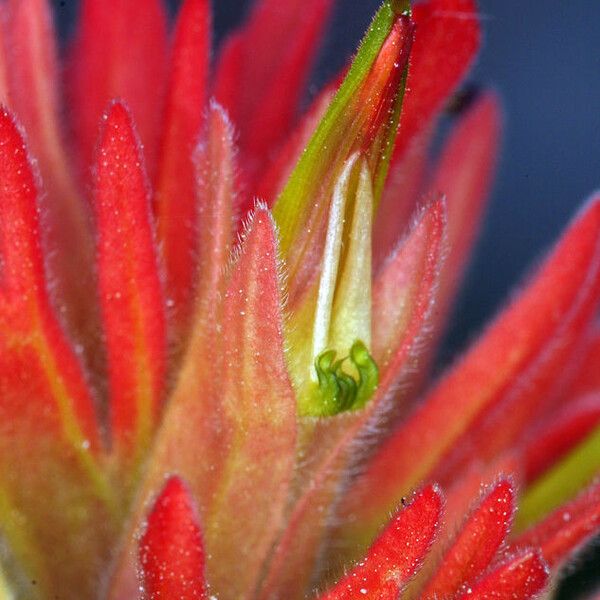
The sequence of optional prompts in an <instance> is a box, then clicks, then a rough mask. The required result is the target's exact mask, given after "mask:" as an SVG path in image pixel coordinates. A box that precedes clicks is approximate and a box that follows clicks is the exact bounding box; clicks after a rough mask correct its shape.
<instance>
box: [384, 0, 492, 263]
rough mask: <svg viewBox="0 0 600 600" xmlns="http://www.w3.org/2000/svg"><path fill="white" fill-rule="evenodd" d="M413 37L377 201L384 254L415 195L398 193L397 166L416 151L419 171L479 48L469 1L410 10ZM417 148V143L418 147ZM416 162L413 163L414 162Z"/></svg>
mask: <svg viewBox="0 0 600 600" xmlns="http://www.w3.org/2000/svg"><path fill="white" fill-rule="evenodd" d="M413 19H414V21H415V25H416V28H415V41H414V44H413V47H412V49H411V55H410V69H409V70H408V79H407V83H406V94H405V98H404V102H403V104H402V115H401V118H400V123H401V125H400V130H399V132H398V136H397V138H396V147H395V152H394V158H393V159H392V166H391V168H390V174H391V177H390V180H389V181H388V183H387V189H386V193H385V194H384V196H383V198H382V201H381V208H380V210H379V215H380V219H379V220H378V221H376V224H375V231H376V232H377V234H376V235H375V236H374V239H375V240H378V241H377V245H378V246H379V247H380V248H381V250H379V251H378V250H376V251H375V257H376V258H383V257H385V256H386V255H387V253H388V251H389V249H390V248H391V247H392V246H393V245H394V244H395V242H396V240H397V238H398V232H400V231H402V227H403V226H404V225H406V219H407V218H408V217H409V216H410V215H411V214H412V212H413V210H414V202H415V200H416V198H417V197H418V196H417V197H415V198H413V199H411V201H410V202H409V203H407V202H406V198H405V196H404V195H403V194H398V193H396V189H397V180H396V179H395V177H394V173H395V171H396V169H402V168H403V165H404V164H405V162H406V154H407V153H408V154H411V153H412V154H414V153H416V154H417V156H413V159H412V160H410V161H409V162H410V163H413V164H411V165H410V166H411V167H412V168H413V169H415V170H416V171H418V168H419V163H420V162H422V161H423V160H424V159H425V150H426V147H427V142H428V140H429V132H430V131H431V128H432V126H433V124H434V122H435V119H436V118H437V116H438V114H439V110H440V109H441V108H442V106H443V104H444V102H445V101H446V99H447V98H448V96H449V95H450V94H451V93H452V91H453V90H454V89H455V88H456V86H457V85H458V84H459V82H460V81H461V80H462V79H463V77H464V76H465V74H466V73H467V71H468V69H469V67H470V65H471V63H472V62H473V60H474V58H475V55H476V53H477V50H478V48H479V38H480V28H479V19H478V15H477V8H476V5H475V2H474V1H473V0H429V1H428V2H422V3H419V4H416V6H415V7H414V10H413ZM419 146H421V147H420V148H419ZM415 160H416V164H414V162H415Z"/></svg>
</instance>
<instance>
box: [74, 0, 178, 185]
mask: <svg viewBox="0 0 600 600" xmlns="http://www.w3.org/2000/svg"><path fill="white" fill-rule="evenodd" d="M166 27H167V18H166V14H165V10H164V6H163V2H162V0H119V1H118V2H106V0H83V1H82V2H81V7H80V16H79V25H78V29H77V31H76V35H75V40H74V43H73V47H72V48H71V52H70V62H71V64H70V65H69V72H68V81H67V91H68V94H69V97H70V103H69V106H70V110H69V116H70V118H71V120H72V126H73V131H74V132H75V134H76V138H75V143H76V147H77V150H78V154H79V156H80V160H81V165H80V166H81V167H82V169H83V170H84V171H87V169H88V168H89V165H90V164H91V162H92V155H93V150H94V148H95V145H96V140H97V136H98V122H99V121H100V118H101V116H102V114H103V112H104V110H105V109H106V106H107V105H108V103H109V102H110V101H111V100H113V99H114V98H118V99H120V100H123V101H124V102H126V103H127V106H129V108H130V110H131V113H132V115H133V118H134V120H135V122H136V125H137V127H138V131H139V135H140V139H141V141H142V144H143V146H144V154H145V157H146V161H147V165H148V172H149V173H150V174H152V173H153V172H154V164H155V158H156V147H157V141H158V136H159V125H160V123H161V119H160V115H161V111H162V99H163V90H164V83H165V74H166V67H167V56H168V52H167V29H166Z"/></svg>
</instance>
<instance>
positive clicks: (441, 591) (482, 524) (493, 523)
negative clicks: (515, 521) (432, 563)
mask: <svg viewBox="0 0 600 600" xmlns="http://www.w3.org/2000/svg"><path fill="white" fill-rule="evenodd" d="M514 509H515V492H514V489H513V485H512V484H511V482H510V481H508V480H506V479H503V480H500V481H499V482H498V483H497V484H496V485H495V486H494V487H493V488H492V489H491V490H490V491H489V492H488V494H487V495H486V496H485V498H484V499H483V500H482V501H481V502H480V504H479V506H477V508H475V509H474V511H473V513H472V514H471V516H470V517H469V519H468V520H467V521H466V523H465V524H464V525H463V526H462V528H461V529H460V531H459V532H458V534H457V535H456V538H455V539H454V542H453V543H452V546H451V547H450V548H449V549H448V551H447V552H446V553H445V554H444V557H443V558H442V560H441V562H440V566H439V568H438V570H437V572H436V573H435V575H434V576H433V577H432V578H431V580H430V581H429V583H428V584H427V587H426V588H425V591H424V592H422V596H423V597H424V598H447V597H451V596H452V595H453V594H455V593H457V592H458V591H459V590H460V589H461V587H462V586H463V585H466V584H469V583H473V582H474V581H475V579H476V578H477V577H478V576H479V574H480V573H481V572H483V571H484V570H485V569H486V568H487V567H488V565H489V564H490V563H491V562H492V560H493V558H494V557H495V555H496V552H497V551H498V549H499V547H500V545H501V544H502V543H503V542H504V540H505V539H506V536H507V535H508V531H509V528H510V524H511V521H512V516H513V512H514Z"/></svg>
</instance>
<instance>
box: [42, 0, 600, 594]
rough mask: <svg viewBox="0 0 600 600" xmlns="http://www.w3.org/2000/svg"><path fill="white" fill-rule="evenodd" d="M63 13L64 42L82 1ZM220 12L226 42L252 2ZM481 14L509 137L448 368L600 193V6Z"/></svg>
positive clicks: (358, 2) (487, 8)
mask: <svg viewBox="0 0 600 600" xmlns="http://www.w3.org/2000/svg"><path fill="white" fill-rule="evenodd" d="M106 1H107V2H109V1H110V0H106ZM281 1H282V2H285V0H281ZM54 4H55V6H56V9H57V12H58V13H59V14H60V15H61V19H60V26H61V29H62V31H63V36H64V34H65V32H66V31H67V30H68V27H69V23H71V22H72V18H73V14H74V12H75V7H76V4H77V1H76V0H63V1H58V0H55V2H54ZM178 4H179V2H178V1H177V0H173V1H172V2H171V6H172V7H175V6H177V5H178ZM214 4H215V19H216V28H217V35H218V36H222V35H223V32H225V31H227V30H228V29H229V28H231V27H232V26H233V25H235V24H237V23H239V22H240V21H241V19H242V17H243V14H244V12H245V10H246V9H247V7H248V6H250V4H251V1H250V0H214ZM378 6H379V0H338V9H337V11H336V14H335V17H334V20H333V24H332V28H331V31H330V33H329V35H328V37H327V39H326V42H325V45H324V48H323V54H322V58H321V61H320V63H319V65H318V68H317V70H316V74H315V79H314V82H315V84H318V83H320V82H323V81H325V80H326V79H327V76H328V75H331V74H333V73H334V72H336V70H337V69H338V68H339V67H340V66H341V65H342V64H344V63H345V61H346V60H347V58H348V57H349V56H350V54H351V53H352V51H353V50H354V48H355V47H356V44H357V42H358V41H359V39H360V37H361V35H362V33H363V32H364V30H365V28H366V26H367V25H368V23H369V20H370V19H371V17H372V15H373V13H374V12H375V10H376V9H377V7H378ZM480 7H481V12H482V13H483V26H484V31H485V41H484V47H483V49H482V52H481V54H480V57H479V61H478V64H477V68H476V69H475V71H474V73H473V75H472V80H474V81H476V82H478V83H482V84H485V85H493V86H494V87H495V88H497V89H498V90H499V92H500V94H501V96H502V98H503V101H504V106H505V112H506V128H505V137H504V146H503V152H502V161H501V164H500V170H499V173H498V178H497V182H496V186H495V191H494V194H493V197H492V199H491V204H490V210H489V212H488V216H487V219H486V224H485V227H484V230H483V232H482V236H481V239H480V243H479V246H478V249H477V252H476V255H475V259H474V261H473V263H472V266H471V270H470V273H469V277H468V281H467V284H466V286H465V288H464V290H463V292H462V294H461V296H460V299H459V303H458V306H457V309H456V311H455V316H454V318H453V321H452V325H451V331H450V335H449V338H448V341H447V343H446V345H445V347H444V350H443V352H442V357H441V360H442V362H443V363H445V362H447V361H448V360H449V359H450V357H451V356H452V355H454V354H455V352H456V350H457V349H459V348H461V347H463V346H464V345H465V343H467V341H468V340H470V339H471V338H472V337H473V336H474V335H475V334H476V332H477V331H478V330H480V328H481V327H482V325H483V323H484V322H485V321H486V320H487V319H488V318H489V317H490V316H492V315H493V314H494V312H495V311H496V310H497V309H498V308H499V307H500V305H501V303H502V302H503V300H504V299H505V298H506V296H507V294H508V293H509V292H510V290H511V288H512V287H513V286H514V285H515V284H516V283H517V282H518V281H519V279H520V277H521V276H522V275H523V274H524V273H526V272H527V271H528V270H529V269H530V268H531V265H532V264H534V263H535V261H536V260H537V259H538V258H539V257H541V256H542V255H543V253H544V251H545V250H546V249H547V248H548V247H549V246H550V245H551V244H552V242H553V240H555V239H556V237H557V236H558V235H559V233H560V231H561V230H562V229H563V228H564V226H565V225H566V223H567V222H568V220H569V218H570V216H571V215H573V213H574V212H575V211H576V210H577V208H578V207H579V206H581V204H582V202H583V201H584V200H585V198H586V197H588V195H589V194H590V193H591V192H592V191H594V190H595V189H600V1H598V0H575V1H572V2H564V0H545V1H544V2H541V1H539V2H538V1H534V0H530V1H527V0H525V1H523V0H480ZM597 560H598V559H597V558H596V561H597ZM596 565H597V562H596ZM584 566H585V565H584ZM598 570H600V569H598V568H597V566H596V569H595V570H594V566H593V563H592V562H590V560H588V561H587V571H588V575H587V577H579V578H578V580H577V581H576V580H573V579H571V580H570V581H569V582H568V586H567V587H566V588H565V592H564V596H562V597H564V598H567V597H568V598H573V597H576V591H575V590H576V589H579V587H580V586H583V587H585V585H586V582H589V581H590V580H591V574H593V573H594V572H596V571H598Z"/></svg>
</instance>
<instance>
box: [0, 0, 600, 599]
mask: <svg viewBox="0 0 600 600" xmlns="http://www.w3.org/2000/svg"><path fill="white" fill-rule="evenodd" d="M332 6H333V0H287V1H286V2H281V0H257V2H256V5H255V7H254V9H253V11H252V13H251V15H250V16H249V18H248V20H247V22H246V23H245V24H244V26H243V27H242V28H240V29H239V30H238V31H235V32H234V33H232V34H231V36H230V37H229V38H228V39H227V40H226V42H225V44H224V46H223V47H222V48H221V50H220V52H219V54H218V58H217V59H216V60H215V61H214V62H213V63H212V64H211V60H210V58H211V14H210V6H209V2H208V1H207V0H183V2H182V5H181V8H180V11H179V14H178V15H177V18H176V22H175V24H174V27H173V28H172V31H169V27H168V19H167V16H166V14H165V8H164V6H163V5H162V4H161V0H119V1H116V2H107V1H106V0H82V2H81V9H80V18H79V24H78V27H77V30H76V33H75V36H74V39H73V40H72V43H71V44H70V46H69V52H68V57H67V59H66V66H65V69H64V70H62V69H61V68H60V67H59V65H58V59H57V56H58V53H57V48H56V46H55V44H56V41H55V39H54V33H53V26H52V15H51V10H50V7H49V4H48V2H47V0H5V1H4V2H2V3H0V100H1V101H2V103H3V108H2V109H1V110H0V534H1V536H2V539H3V544H2V550H1V553H0V599H11V598H40V599H48V600H50V599H56V598H59V599H61V600H70V599H82V598H86V599H87V598H90V599H93V598H98V599H99V598H107V599H110V600H125V599H128V600H130V599H132V598H136V597H139V598H143V599H154V598H166V599H172V600H176V599H183V600H185V599H192V598H209V597H210V598H219V599H221V600H229V599H231V600H234V599H235V600H238V599H248V600H251V599H254V600H270V599H277V598H280V599H285V600H293V599H295V598H298V599H300V598H318V599H320V600H344V599H347V600H351V599H360V598H369V599H373V600H375V599H378V600H384V599H393V598H399V597H402V598H423V599H433V598H448V599H450V598H453V599H467V598H469V599H482V600H483V599H488V598H499V599H507V600H508V599H512V598H521V599H527V598H537V597H540V595H542V594H550V593H551V589H552V585H553V582H554V581H555V580H556V578H557V577H559V576H560V573H561V570H562V568H563V567H564V565H565V564H567V563H568V562H569V561H570V560H571V559H572V557H573V556H574V554H575V553H576V552H577V551H578V549H579V548H581V547H582V546H583V545H584V544H585V543H586V542H587V541H588V540H589V539H590V538H591V537H592V536H593V535H595V534H596V533H597V532H598V531H599V530H600V484H598V483H594V476H595V474H596V473H597V471H598V470H600V427H598V425H599V424H600V377H599V375H598V373H599V372H600V369H598V364H599V361H600V330H599V329H598V325H597V314H598V305H599V302H600V198H596V199H592V200H591V201H590V202H588V204H587V205H586V206H585V208H584V209H583V210H582V211H581V213H580V214H579V215H577V217H576V218H575V219H574V221H573V222H572V224H571V225H570V226H569V227H568V228H567V230H566V232H565V233H564V235H563V237H562V239H561V240H559V242H558V243H557V245H556V246H555V248H554V249H553V250H552V252H551V253H550V254H549V255H548V257H547V258H546V260H545V262H544V263H543V264H542V265H541V266H540V268H539V269H538V270H537V272H536V273H535V274H534V275H533V276H532V277H531V278H530V279H529V280H527V281H526V282H525V284H524V285H523V288H522V290H521V291H520V293H519V294H518V295H517V296H516V297H515V298H514V299H513V300H512V301H511V302H510V303H509V305H508V306H507V307H506V309H505V310H504V311H502V312H501V313H500V314H499V315H498V316H497V317H496V319H495V320H494V322H493V323H492V324H491V325H490V326H489V327H488V329H486V331H485V332H484V333H483V334H482V336H481V337H480V339H479V340H477V341H476V342H474V343H473V345H472V346H471V348H470V349H469V350H468V351H467V352H466V354H465V355H464V356H463V357H462V358H461V359H460V360H458V361H457V362H456V363H455V364H454V365H453V366H452V367H451V368H450V369H449V370H448V371H447V372H446V373H445V374H443V375H442V376H441V378H439V380H437V381H434V382H431V378H430V376H429V375H430V367H431V364H432V361H433V358H434V355H433V352H434V348H435V344H436V342H437V341H438V340H439V339H440V336H441V333H442V332H443V328H444V326H445V322H446V320H447V317H448V314H449V311H450V309H451V306H452V298H453V297H454V295H455V292H456V290H457V287H458V285H459V284H460V281H461V275H462V272H463V270H464V266H465V263H466V261H467V259H468V255H469V253H470V250H471V247H472V245H473V241H474V239H475V237H476V233H477V230H478V225H479V222H480V220H481V216H482V213H483V210H484V205H485V198H486V195H487V191H488V187H489V183H490V179H491V177H492V174H493V170H494V162H495V157H496V154H497V149H498V148H497V147H498V138H499V130H500V121H501V118H500V109H499V103H498V99H497V98H496V96H495V94H494V93H493V92H490V91H484V92H482V93H481V94H479V95H478V96H477V97H476V98H474V99H473V100H472V102H471V103H470V104H468V105H467V106H466V107H464V108H463V110H462V112H461V114H460V116H459V117H458V118H457V119H456V120H455V122H454V125H453V127H452V129H451V131H450V132H449V134H448V135H447V136H446V138H445V139H444V140H443V146H442V150H441V152H440V153H439V156H437V158H436V160H432V154H431V152H430V149H431V146H432V141H433V139H434V136H435V135H436V125H437V123H438V121H439V119H440V116H441V115H442V113H443V111H444V109H445V106H446V105H447V103H448V100H449V98H451V97H452V95H453V94H454V93H455V92H456V90H457V89H458V87H459V85H460V83H461V81H462V80H463V79H464V77H465V75H466V73H467V72H468V70H469V67H470V65H471V63H472V62H473V60H474V57H475V55H476V52H477V50H478V46H479V41H480V26H479V21H478V13H477V7H476V4H475V2H474V0H424V1H423V2H420V3H417V4H415V5H414V6H413V7H411V6H410V5H409V3H408V0H385V2H384V3H383V5H382V7H381V8H380V10H379V11H378V12H377V14H376V15H375V17H374V20H373V22H372V24H371V27H370V29H369V30H368V32H367V33H366V35H365V38H364V40H363V42H362V44H361V45H360V47H359V49H358V51H357V54H356V56H355V57H354V60H353V61H352V64H351V65H350V66H349V67H348V68H347V69H344V72H343V73H341V74H340V75H339V76H338V77H336V78H335V79H334V80H333V81H332V82H331V83H330V84H329V85H327V86H326V87H325V89H324V90H322V91H321V92H320V93H319V94H318V95H317V96H316V97H315V98H314V99H313V101H312V103H311V105H310V106H309V107H308V109H307V110H306V112H305V113H304V114H299V111H298V105H299V104H300V100H301V97H302V94H303V89H304V86H305V83H306V80H307V75H308V73H309V70H310V67H311V63H312V60H313V58H314V56H315V54H316V51H317V49H318V45H319V41H320V39H321V37H322V33H323V28H324V26H325V23H326V21H327V18H328V16H329V15H330V13H331V9H332ZM544 597H546V596H544Z"/></svg>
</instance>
